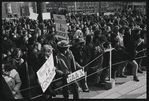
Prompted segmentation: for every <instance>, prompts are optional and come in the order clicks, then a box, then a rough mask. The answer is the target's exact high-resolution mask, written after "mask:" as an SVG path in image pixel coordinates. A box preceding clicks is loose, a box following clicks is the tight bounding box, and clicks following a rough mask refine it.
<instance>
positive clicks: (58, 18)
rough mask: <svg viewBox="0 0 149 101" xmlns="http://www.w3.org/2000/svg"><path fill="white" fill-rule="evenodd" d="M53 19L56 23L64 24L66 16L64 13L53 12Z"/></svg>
mask: <svg viewBox="0 0 149 101" xmlns="http://www.w3.org/2000/svg"><path fill="white" fill-rule="evenodd" d="M53 18H54V21H55V22H57V23H63V24H66V18H65V16H64V15H58V14H53Z"/></svg>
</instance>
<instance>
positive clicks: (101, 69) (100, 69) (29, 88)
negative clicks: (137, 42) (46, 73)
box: [20, 49, 146, 99]
mask: <svg viewBox="0 0 149 101" xmlns="http://www.w3.org/2000/svg"><path fill="white" fill-rule="evenodd" d="M145 50H146V49H145ZM111 51H112V49H111ZM111 51H109V52H110V61H109V66H107V67H104V68H99V69H97V70H96V72H93V73H91V74H89V75H87V77H90V76H92V75H94V74H96V73H98V72H99V71H103V70H105V69H107V68H109V67H110V68H109V70H110V75H109V79H111V67H112V66H114V65H118V64H121V63H124V62H127V60H125V61H121V62H118V63H114V64H112V63H111V61H112V60H111V59H112V52H111ZM142 51H144V49H143V50H141V51H138V53H140V52H142ZM103 54H104V53H103ZM103 54H101V55H99V56H97V57H96V58H95V59H93V60H92V61H90V62H89V63H87V64H86V65H85V66H84V67H83V68H85V67H87V66H88V65H90V64H91V63H93V62H94V61H95V60H97V59H98V58H100V57H101V56H103ZM145 57H146V56H141V57H137V58H136V59H141V58H145ZM27 68H28V66H27ZM27 71H28V69H27ZM28 78H29V77H28ZM82 79H84V77H82V78H80V79H77V80H76V81H80V80H82ZM59 80H62V77H60V78H57V79H54V80H53V81H52V82H56V81H59ZM76 81H72V82H71V83H68V84H66V85H63V86H61V87H58V88H56V89H54V91H57V90H59V89H61V88H63V87H66V86H69V85H71V84H72V83H74V82H76ZM29 85H30V82H29ZM39 86H40V85H36V86H32V87H28V88H25V89H22V90H20V92H23V91H26V90H31V89H33V88H36V87H39ZM29 94H30V91H29ZM42 95H43V94H40V95H37V96H35V97H32V98H31V99H36V98H38V97H41V96H42Z"/></svg>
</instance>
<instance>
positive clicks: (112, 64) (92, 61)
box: [20, 48, 146, 92]
mask: <svg viewBox="0 0 149 101" xmlns="http://www.w3.org/2000/svg"><path fill="white" fill-rule="evenodd" d="M144 50H146V48H145V49H143V50H141V51H138V53H140V52H142V51H144ZM102 55H103V54H101V55H99V56H97V57H96V58H95V59H93V60H92V61H90V62H89V63H88V64H86V65H85V66H84V67H83V68H85V67H86V66H88V65H89V64H91V63H92V62H94V61H95V60H96V59H98V58H99V57H101V56H102ZM136 59H138V58H136ZM124 62H127V60H126V61H121V62H118V63H115V64H112V66H114V65H117V64H121V63H124ZM62 78H63V77H60V78H57V79H54V80H53V81H52V82H56V81H58V80H61V79H62ZM39 86H40V85H36V86H32V87H29V88H25V89H22V90H20V92H22V91H25V90H28V89H32V88H36V87H39Z"/></svg>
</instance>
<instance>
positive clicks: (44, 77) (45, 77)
mask: <svg viewBox="0 0 149 101" xmlns="http://www.w3.org/2000/svg"><path fill="white" fill-rule="evenodd" d="M55 74H56V73H55V67H54V62H53V54H51V56H50V57H49V59H48V60H47V61H46V62H45V63H44V64H43V65H42V67H41V68H40V69H39V70H38V71H37V77H38V80H39V84H40V86H41V88H42V91H43V92H45V91H46V89H47V88H48V87H49V85H50V83H51V82H52V80H53V78H54V76H55Z"/></svg>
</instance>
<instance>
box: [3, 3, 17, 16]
mask: <svg viewBox="0 0 149 101" xmlns="http://www.w3.org/2000/svg"><path fill="white" fill-rule="evenodd" d="M14 15H15V16H18V17H19V16H20V4H19V3H18V2H2V18H5V17H13V16H14Z"/></svg>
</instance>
